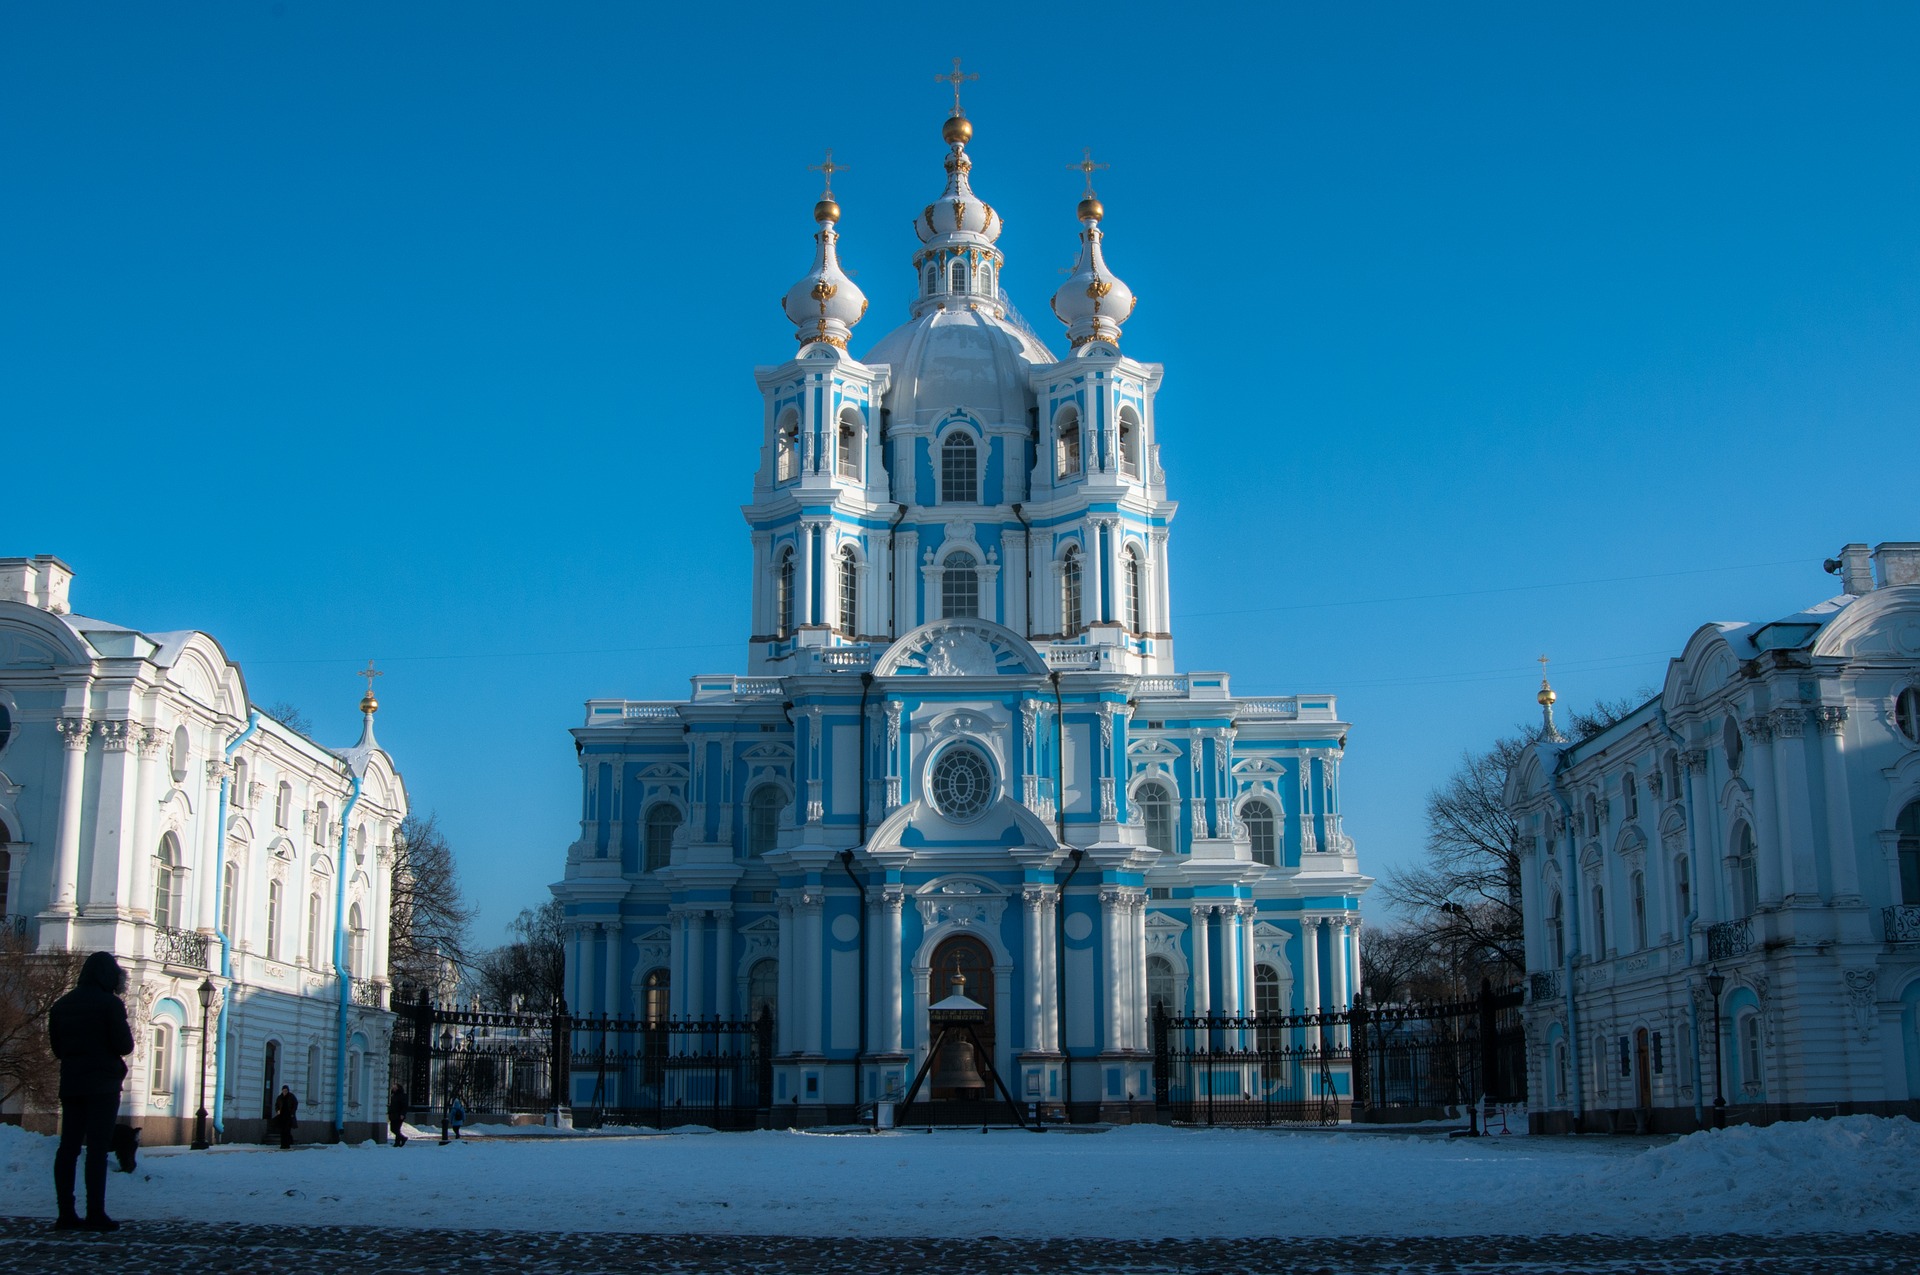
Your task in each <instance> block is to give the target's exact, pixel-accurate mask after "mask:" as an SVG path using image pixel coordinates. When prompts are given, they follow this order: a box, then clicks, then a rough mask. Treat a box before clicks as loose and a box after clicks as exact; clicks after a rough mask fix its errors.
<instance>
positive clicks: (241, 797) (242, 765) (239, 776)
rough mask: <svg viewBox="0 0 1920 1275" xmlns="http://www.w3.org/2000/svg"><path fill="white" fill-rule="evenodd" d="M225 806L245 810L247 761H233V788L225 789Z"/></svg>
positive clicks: (237, 759) (240, 759) (237, 758)
mask: <svg viewBox="0 0 1920 1275" xmlns="http://www.w3.org/2000/svg"><path fill="white" fill-rule="evenodd" d="M227 804H228V805H229V806H233V807H235V808H236V809H245V807H246V804H247V759H246V758H244V757H236V758H234V761H233V786H232V787H231V788H229V789H227Z"/></svg>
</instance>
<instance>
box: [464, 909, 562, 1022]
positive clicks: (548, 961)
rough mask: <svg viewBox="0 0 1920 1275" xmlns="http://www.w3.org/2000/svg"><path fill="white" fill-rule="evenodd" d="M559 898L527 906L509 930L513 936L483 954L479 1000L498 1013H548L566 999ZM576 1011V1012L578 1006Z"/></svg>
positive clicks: (477, 965)
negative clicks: (511, 1009) (517, 1009)
mask: <svg viewBox="0 0 1920 1275" xmlns="http://www.w3.org/2000/svg"><path fill="white" fill-rule="evenodd" d="M565 923H566V917H565V914H564V913H563V912H562V911H561V908H560V900H558V899H548V900H547V901H546V902H545V903H543V904H541V905H540V906H539V907H537V908H526V909H524V910H522V911H521V913H520V915H519V916H517V917H515V918H514V919H513V922H512V923H511V924H510V925H508V926H507V933H508V934H509V935H511V936H512V937H511V938H510V939H509V941H508V942H506V943H503V944H501V945H500V946H499V947H496V948H493V949H491V950H490V951H487V952H483V953H481V954H480V958H479V959H478V960H477V961H475V962H474V965H473V973H474V978H475V980H476V981H477V982H478V983H479V985H480V994H481V998H482V999H483V1000H485V1001H486V1002H487V1004H488V1005H490V1006H493V1007H494V1008H497V1009H507V1008H509V1007H511V1006H513V1005H514V1004H516V1003H517V1004H520V1005H523V1006H526V1007H529V1008H535V1009H545V1008H547V1007H548V1006H550V1005H554V1004H556V1003H558V1002H559V1001H560V1000H561V999H562V998H564V997H565V996H566V988H567V942H566V931H565V929H564V926H565ZM575 1008H578V1007H577V1006H576V1007H575Z"/></svg>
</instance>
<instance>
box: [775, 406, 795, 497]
mask: <svg viewBox="0 0 1920 1275" xmlns="http://www.w3.org/2000/svg"><path fill="white" fill-rule="evenodd" d="M773 448H774V459H773V467H774V468H773V475H774V478H775V479H776V480H777V481H780V482H785V481H787V480H788V479H790V478H798V477H799V476H800V418H799V417H798V416H796V415H794V414H793V413H792V412H788V413H787V414H786V415H785V416H782V417H781V418H780V426H779V428H778V429H776V430H775V431H774V437H773Z"/></svg>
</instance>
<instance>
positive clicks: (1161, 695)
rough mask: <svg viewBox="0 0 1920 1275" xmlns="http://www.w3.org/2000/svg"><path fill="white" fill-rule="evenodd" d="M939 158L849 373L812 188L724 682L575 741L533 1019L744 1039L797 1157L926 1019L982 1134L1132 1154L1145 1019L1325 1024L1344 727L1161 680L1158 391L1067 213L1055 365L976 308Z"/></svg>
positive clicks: (1302, 708)
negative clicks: (956, 1070)
mask: <svg viewBox="0 0 1920 1275" xmlns="http://www.w3.org/2000/svg"><path fill="white" fill-rule="evenodd" d="M942 137H943V140H944V143H945V154H944V156H943V164H944V168H945V182H944V188H943V189H942V190H941V191H940V192H939V193H938V195H937V197H936V198H935V199H934V200H933V201H932V202H930V203H928V204H926V205H925V207H924V208H923V209H921V210H920V211H919V212H918V214H917V215H916V217H915V221H914V227H915V230H916V231H917V233H918V237H919V241H920V246H919V248H918V250H917V251H916V252H915V253H914V254H913V259H912V262H911V269H912V271H913V278H914V289H915V295H914V299H913V302H912V304H911V306H910V309H909V313H908V317H907V320H906V322H905V323H904V324H902V325H901V326H900V327H898V328H896V329H894V330H893V331H892V332H890V333H888V334H887V335H885V336H884V337H882V338H881V339H880V340H879V341H878V342H877V343H875V344H874V345H872V346H871V347H870V348H869V349H868V350H867V353H866V354H865V356H864V357H862V358H855V357H853V355H852V354H851V352H850V347H851V345H852V343H853V341H854V335H853V330H854V328H855V327H856V326H857V325H858V324H859V323H860V322H861V320H862V319H863V318H864V317H865V315H866V310H867V302H866V298H865V297H864V296H863V295H862V293H861V291H860V288H859V287H858V286H857V285H856V284H855V282H854V280H853V279H852V278H851V277H849V275H848V273H847V272H846V271H845V270H844V269H842V267H841V264H840V259H839V253H840V242H839V240H840V236H839V232H838V229H837V226H838V223H839V220H840V207H839V205H838V203H836V202H835V200H834V198H833V195H832V186H831V180H832V172H833V167H832V164H831V160H830V159H829V162H828V163H827V164H826V165H823V166H822V167H823V168H825V170H826V174H827V179H828V186H827V191H826V194H825V196H824V197H823V198H822V199H821V200H820V201H819V203H817V204H816V205H815V206H814V213H813V215H814V220H815V222H816V223H817V225H818V229H817V230H816V232H815V233H814V236H813V239H814V253H813V264H812V268H811V269H809V270H808V271H807V273H806V275H805V276H804V277H803V278H801V279H800V281H799V282H798V283H795V284H794V285H793V286H792V288H790V289H789V290H788V291H787V293H786V296H785V299H784V307H785V311H786V315H787V317H788V319H789V320H791V321H792V323H793V324H794V327H795V329H796V331H795V341H796V343H797V349H796V350H795V351H794V353H793V354H792V356H791V357H790V358H788V359H786V360H785V361H784V362H781V363H778V364H776V365H773V366H767V367H760V368H757V369H756V370H755V373H754V377H755V381H756V382H757V384H758V386H759V389H760V394H761V399H762V404H763V409H762V415H761V424H760V434H761V439H762V447H761V453H760V465H759V470H758V472H757V473H756V474H755V476H754V484H753V498H752V500H751V502H750V503H748V504H747V505H746V506H744V509H743V513H744V514H745V518H746V522H747V529H748V534H749V536H750V538H751V541H752V547H753V573H752V577H751V580H750V581H749V589H750V594H751V598H752V607H751V615H752V620H751V625H752V628H751V635H750V636H749V638H748V648H747V673H746V674H745V675H744V676H743V675H735V674H720V675H714V676H699V677H695V678H693V679H692V686H691V690H690V693H689V695H688V697H687V698H686V699H684V700H676V701H670V702H639V701H631V700H621V699H597V700H592V701H589V703H588V707H587V718H586V721H585V723H584V724H583V725H582V726H580V727H578V728H577V729H575V730H574V731H573V736H574V742H575V747H576V749H577V751H578V754H579V761H580V768H581V778H582V805H581V823H580V829H581V831H580V837H579V839H578V840H577V841H575V842H574V843H573V844H572V845H571V846H570V847H569V848H568V850H567V859H566V875H565V878H564V880H562V881H560V882H559V883H557V884H556V885H555V886H554V887H553V890H554V893H555V895H556V896H557V897H558V898H559V899H560V900H561V902H562V904H563V907H564V910H565V915H566V920H567V930H568V933H569V935H570V939H569V948H568V960H567V979H568V1002H569V1004H570V1005H571V1006H572V1008H573V1009H574V1011H575V1012H576V1013H578V1014H586V1015H599V1014H607V1015H609V1016H612V1017H615V1018H620V1019H627V1020H636V1019H637V1020H641V1021H652V1022H682V1023H684V1022H687V1021H689V1020H693V1021H702V1020H715V1021H738V1020H748V1019H753V1020H760V1019H762V1017H763V1016H766V1017H770V1018H771V1020H772V1023H773V1043H772V1054H773V1065H772V1067H771V1069H770V1076H769V1079H770V1083H771V1085H772V1087H773V1091H774V1092H773V1094H772V1099H773V1102H772V1105H773V1108H774V1110H775V1111H776V1113H785V1114H784V1115H780V1116H778V1117H777V1118H780V1119H784V1120H790V1121H792V1122H795V1123H826V1122H833V1121H840V1120H847V1119H851V1118H854V1117H855V1115H856V1114H857V1113H859V1112H860V1111H861V1110H862V1109H863V1108H865V1107H867V1106H869V1105H870V1104H875V1103H882V1102H886V1101H888V1100H890V1099H892V1100H897V1099H899V1098H900V1097H901V1096H902V1095H903V1094H904V1093H905V1092H907V1091H908V1089H909V1087H910V1086H911V1085H913V1083H914V1082H915V1077H916V1074H917V1073H918V1072H919V1071H920V1070H921V1068H922V1065H923V1064H924V1063H926V1062H927V1061H928V1057H927V1055H928V1050H929V1044H930V1031H929V1026H930V1024H929V1010H930V1008H934V1007H936V1006H937V1005H938V1003H939V1002H942V1001H944V1000H947V999H948V998H949V997H951V996H953V995H954V994H955V993H956V992H958V993H959V994H960V995H962V996H963V997H964V998H965V1001H967V1002H972V1003H973V1004H974V1005H975V1007H976V1009H977V1010H978V1011H980V1012H978V1013H977V1014H976V1015H975V1017H976V1019H977V1021H976V1023H975V1025H974V1032H975V1040H976V1041H977V1045H978V1048H979V1049H980V1050H981V1051H982V1052H983V1053H984V1054H985V1055H986V1057H985V1058H983V1059H981V1060H980V1061H981V1063H982V1064H983V1067H982V1070H986V1069H987V1068H990V1069H991V1072H992V1073H993V1074H994V1075H995V1077H996V1078H997V1079H998V1080H999V1081H1001V1082H1002V1083H1004V1085H1005V1086H1006V1087H1007V1089H1008V1091H1009V1092H1010V1095H1011V1097H1012V1098H1014V1099H1015V1100H1017V1101H1018V1102H1019V1103H1021V1104H1023V1105H1025V1106H1027V1107H1029V1108H1030V1109H1032V1110H1035V1111H1038V1112H1041V1113H1043V1114H1047V1115H1051V1116H1053V1117H1055V1118H1059V1117H1067V1118H1072V1119H1076V1120H1092V1119H1108V1120H1115V1119H1118V1120H1127V1119H1148V1118H1151V1116H1152V1112H1153V1104H1152V1098H1153V1077H1152V1068H1153V1054H1152V1048H1153V1042H1152V1039H1151V1016H1152V1014H1153V1012H1154V1009H1155V1008H1157V1007H1164V1008H1165V1009H1166V1011H1167V1012H1168V1013H1169V1014H1172V1015H1176V1016H1187V1015H1191V1016H1208V1015H1213V1016H1220V1017H1238V1016H1242V1015H1248V1014H1253V1013H1256V1012H1258V1013H1262V1014H1273V1013H1300V1012H1314V1011H1318V1010H1321V1009H1331V1008H1333V1007H1336V1006H1338V1007H1344V1006H1346V1005H1348V1004H1349V1003H1350V1002H1351V1000H1352V998H1353V995H1354V992H1355V989H1356V988H1357V987H1358V984H1359V928H1358V927H1359V921H1358V908H1359V903H1360V898H1361V896H1362V894H1364V893H1365V891H1366V889H1367V888H1368V886H1369V885H1370V884H1371V881H1370V880H1369V878H1367V877H1365V876H1363V875H1361V873H1360V871H1359V865H1358V861H1357V858H1356V856H1355V850H1354V845H1353V842H1352V840H1351V839H1350V838H1349V837H1348V836H1347V835H1346V834H1345V833H1344V832H1343V831H1342V828H1341V804H1340V759H1341V756H1342V754H1343V750H1344V748H1345V745H1346V741H1347V729H1348V728H1347V724H1346V723H1345V722H1343V721H1342V720H1341V719H1340V716H1339V713H1338V711H1337V709H1336V706H1335V703H1334V700H1333V697H1332V696H1330V695H1288V696H1257V697H1248V696H1240V695H1236V694H1234V693H1233V691H1232V690H1231V688H1230V683H1229V679H1228V676H1227V674H1225V673H1217V672H1179V671H1177V666H1176V664H1175V661H1174V650H1173V636H1172V632H1171V629H1172V625H1171V620H1170V617H1171V614H1172V611H1171V605H1170V600H1171V593H1172V591H1171V579H1170V574H1169V556H1168V532H1169V528H1170V526H1171V524H1172V522H1173V516H1174V511H1175V508H1176V506H1175V503H1174V502H1173V501H1172V500H1170V499H1169V498H1168V492H1167V476H1166V474H1165V472H1164V471H1163V470H1162V468H1161V465H1160V448H1159V446H1158V437H1159V426H1160V421H1159V419H1158V417H1157V415H1156V413H1155V408H1154V396H1155V394H1156V392H1157V391H1158V389H1159V386H1160V380H1161V375H1162V369H1161V367H1160V365H1159V364H1156V363H1145V362H1140V361H1139V360H1137V359H1135V358H1133V357H1131V356H1130V355H1128V354H1125V353H1122V350H1121V335H1122V328H1123V327H1124V325H1125V324H1126V322H1127V320H1128V317H1129V316H1130V315H1131V313H1132V311H1133V307H1134V297H1133V294H1132V292H1131V291H1130V290H1129V289H1128V287H1127V285H1126V284H1125V283H1124V282H1123V281H1122V280H1121V279H1120V278H1119V277H1118V276H1117V275H1116V274H1115V273H1114V272H1113V270H1112V269H1111V268H1110V267H1109V266H1108V264H1107V261H1106V256H1105V244H1104V241H1103V232H1102V230H1101V222H1102V219H1103V216H1104V209H1103V208H1102V206H1101V203H1100V201H1099V200H1098V199H1097V198H1096V197H1095V195H1094V192H1093V189H1092V185H1091V182H1090V181H1089V184H1088V188H1087V192H1086V197H1085V198H1083V199H1081V200H1080V202H1079V205H1078V208H1077V210H1076V218H1077V221H1078V223H1079V257H1078V260H1077V262H1076V264H1075V265H1074V267H1073V269H1072V272H1071V274H1070V276H1069V277H1068V278H1067V280H1066V282H1064V283H1063V284H1061V285H1060V288H1059V290H1058V291H1057V292H1056V293H1055V294H1054V297H1053V302H1052V309H1053V314H1054V317H1055V318H1056V319H1057V320H1058V321H1059V323H1060V324H1061V325H1062V327H1064V329H1065V332H1064V335H1065V350H1066V353H1065V355H1064V357H1062V356H1060V355H1057V354H1056V353H1055V350H1054V348H1051V347H1050V346H1049V344H1048V342H1047V341H1046V340H1044V339H1043V338H1042V337H1041V336H1040V335H1039V334H1038V333H1036V332H1034V331H1033V329H1032V328H1031V327H1030V326H1029V325H1028V324H1027V322H1026V321H1025V320H1024V319H1023V318H1022V317H1021V316H1020V314H1019V313H1018V312H1017V311H1016V310H1015V309H1014V307H1013V305H1012V304H1011V302H1010V301H1009V300H1008V297H1007V293H1006V291H1005V290H1004V287H1003V284H1004V280H1003V277H1002V274H1003V268H1004V265H1005V263H1004V261H1003V258H1002V256H1001V253H1000V251H999V250H998V249H997V248H996V247H995V242H996V241H997V240H998V238H999V236H1000V232H1001V228H1002V221H1001V214H1000V212H999V211H998V210H997V209H996V208H995V207H994V206H993V205H992V204H991V203H988V202H987V201H986V200H985V199H984V198H982V197H981V195H980V194H978V193H976V191H975V190H974V187H973V180H974V174H973V160H972V158H971V156H970V155H969V154H968V144H969V142H970V141H971V140H972V137H973V127H972V123H971V122H970V121H969V120H968V119H967V118H966V116H965V115H964V114H963V113H962V112H960V111H959V110H958V108H957V105H956V109H955V112H954V115H953V117H952V118H950V119H948V120H947V121H946V124H945V126H944V128H943V130H942ZM1082 167H1083V168H1085V169H1086V171H1087V173H1088V176H1089V178H1090V177H1091V172H1092V169H1093V167H1094V166H1093V165H1092V164H1091V163H1090V162H1089V163H1086V164H1083V165H1082ZM1063 222H1064V219H1063ZM1064 228H1065V227H1064V225H1063V230H1064ZM1055 335H1056V339H1057V337H1058V336H1059V335H1060V334H1058V333H1056V334H1055ZM936 1081H937V1078H936ZM574 1083H575V1088H576V1092H575V1094H574V1095H573V1097H574V1100H575V1101H577V1102H584V1101H586V1100H587V1094H586V1092H585V1089H586V1087H587V1086H589V1085H590V1083H591V1078H587V1077H580V1076H576V1077H575V1082H574ZM1315 1083H1326V1081H1324V1080H1320V1079H1317V1080H1316V1082H1315ZM1332 1083H1333V1084H1334V1085H1335V1086H1336V1087H1337V1088H1339V1089H1342V1090H1344V1087H1345V1083H1346V1077H1345V1076H1344V1075H1335V1076H1334V1077H1332ZM920 1096H921V1097H923V1098H924V1097H927V1096H929V1092H928V1091H927V1090H925V1089H923V1090H921V1091H920ZM931 1096H932V1097H933V1098H935V1099H939V1098H941V1097H942V1096H943V1093H942V1091H941V1089H940V1088H939V1087H938V1085H937V1083H936V1085H935V1087H934V1088H933V1089H932V1090H931ZM607 1100H608V1101H610V1102H611V1103H613V1104H614V1105H618V1104H619V1103H620V1101H621V1096H620V1095H607Z"/></svg>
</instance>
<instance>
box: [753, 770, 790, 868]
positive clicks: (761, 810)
mask: <svg viewBox="0 0 1920 1275" xmlns="http://www.w3.org/2000/svg"><path fill="white" fill-rule="evenodd" d="M786 799H787V798H786V794H785V793H783V792H781V791H780V790H779V789H778V788H776V787H774V786H773V785H772V784H761V785H760V786H759V787H758V788H755V789H754V790H753V794H752V795H751V796H749V797H748V798H747V858H749V859H758V858H760V857H762V856H763V855H765V854H766V853H767V851H769V850H771V849H773V847H774V845H775V844H776V843H777V841H778V840H779V837H780V807H781V806H782V805H783V804H784V803H785V802H786Z"/></svg>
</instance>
